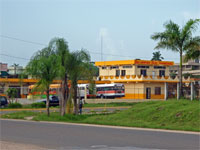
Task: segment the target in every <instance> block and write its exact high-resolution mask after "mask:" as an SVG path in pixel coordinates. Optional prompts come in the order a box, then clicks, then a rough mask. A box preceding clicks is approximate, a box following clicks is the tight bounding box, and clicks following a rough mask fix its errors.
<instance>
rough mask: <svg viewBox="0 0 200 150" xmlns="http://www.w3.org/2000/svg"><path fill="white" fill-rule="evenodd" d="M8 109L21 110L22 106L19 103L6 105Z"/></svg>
mask: <svg viewBox="0 0 200 150" xmlns="http://www.w3.org/2000/svg"><path fill="white" fill-rule="evenodd" d="M8 108H22V104H20V103H10V104H8Z"/></svg>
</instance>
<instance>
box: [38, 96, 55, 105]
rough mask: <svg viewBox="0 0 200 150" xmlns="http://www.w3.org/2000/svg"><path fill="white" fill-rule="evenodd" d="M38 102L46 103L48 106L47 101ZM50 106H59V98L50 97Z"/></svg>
mask: <svg viewBox="0 0 200 150" xmlns="http://www.w3.org/2000/svg"><path fill="white" fill-rule="evenodd" d="M36 102H44V103H45V104H46V102H47V100H46V99H42V100H38V101H36ZM49 106H59V98H58V96H55V95H53V96H49Z"/></svg>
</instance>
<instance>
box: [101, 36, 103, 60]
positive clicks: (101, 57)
mask: <svg viewBox="0 0 200 150" xmlns="http://www.w3.org/2000/svg"><path fill="white" fill-rule="evenodd" d="M101 61H103V36H102V35H101Z"/></svg>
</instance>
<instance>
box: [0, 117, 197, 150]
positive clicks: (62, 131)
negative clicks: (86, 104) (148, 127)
mask: <svg viewBox="0 0 200 150" xmlns="http://www.w3.org/2000/svg"><path fill="white" fill-rule="evenodd" d="M0 125H1V130H0V131H1V136H0V140H2V141H8V142H17V143H24V144H32V145H37V146H41V147H45V148H48V149H59V150H64V149H72V150H75V149H81V150H85V149H98V150H106V149H117V150H118V149H119V150H120V149H121V150H130V149H134V150H143V149H181V150H183V149H185V150H193V149H199V148H200V146H199V137H200V136H199V135H195V134H183V133H169V132H158V131H145V130H130V129H116V128H107V127H94V126H82V125H70V124H59V123H46V122H29V121H12V120H0Z"/></svg>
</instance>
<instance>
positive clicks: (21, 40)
mask: <svg viewBox="0 0 200 150" xmlns="http://www.w3.org/2000/svg"><path fill="white" fill-rule="evenodd" d="M0 37H2V38H8V39H12V40H17V41H20V42H25V43H30V44H36V45H43V46H47V45H46V44H43V43H38V42H33V41H28V40H23V39H19V38H15V37H10V36H6V35H0ZM88 52H90V53H92V54H97V55H101V58H102V55H107V56H114V57H126V58H131V59H133V58H134V57H135V56H131V55H129V56H125V55H116V54H109V53H102V51H101V52H94V51H89V50H88ZM1 55H4V56H8V57H13V58H19V59H25V60H30V59H27V58H22V57H15V56H11V55H8V54H1ZM135 58H143V59H151V58H150V57H135ZM165 59H174V60H175V59H178V58H171V57H170V58H167V57H165Z"/></svg>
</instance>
